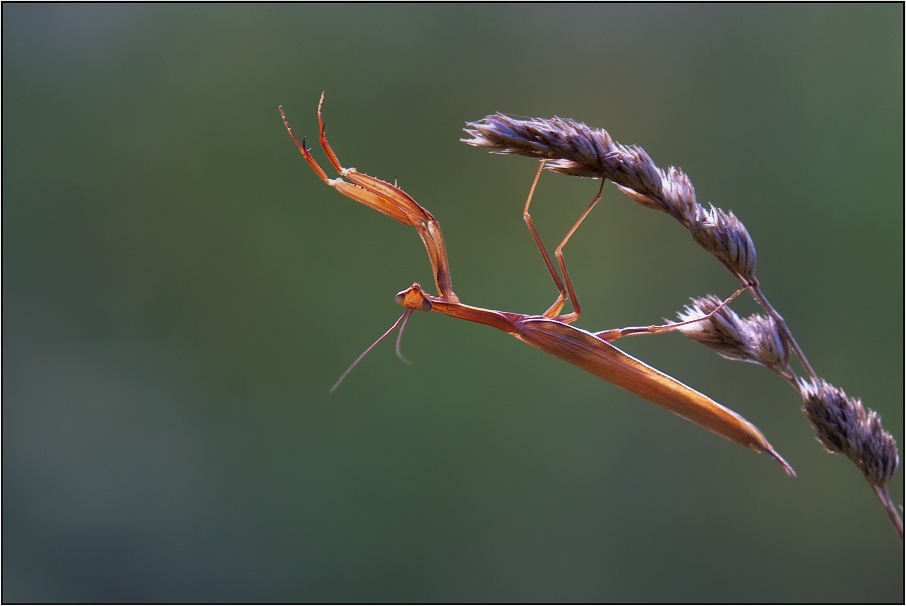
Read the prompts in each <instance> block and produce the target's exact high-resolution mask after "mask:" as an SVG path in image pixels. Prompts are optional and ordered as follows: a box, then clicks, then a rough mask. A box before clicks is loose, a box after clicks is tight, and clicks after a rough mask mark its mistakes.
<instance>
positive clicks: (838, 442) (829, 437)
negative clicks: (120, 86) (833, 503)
mask: <svg viewBox="0 0 906 606" xmlns="http://www.w3.org/2000/svg"><path fill="white" fill-rule="evenodd" d="M799 391H800V393H801V394H802V399H803V401H804V402H805V404H804V405H803V407H802V412H803V413H804V414H805V416H806V417H808V419H809V421H811V423H812V425H813V426H814V428H815V433H816V437H817V438H818V441H819V442H820V443H821V445H822V446H824V448H825V449H826V450H827V451H828V452H832V453H838V452H840V453H843V454H845V455H846V456H847V457H849V458H850V459H852V461H853V462H854V463H855V464H856V466H858V467H859V469H861V470H862V473H863V474H865V477H866V479H867V480H868V481H869V482H870V483H871V484H874V485H876V486H881V487H884V486H887V483H888V482H890V479H891V478H892V477H893V474H894V473H895V472H896V470H897V466H898V465H899V463H900V456H899V453H897V443H896V441H895V440H894V439H893V436H891V435H890V434H889V433H887V432H886V431H884V429H883V427H881V417H880V416H879V415H878V413H876V412H874V411H873V410H869V411H867V412H866V410H865V408H864V407H863V406H862V402H861V401H860V400H859V399H858V398H850V397H848V396H847V395H846V393H844V391H843V390H842V389H838V388H836V387H834V386H833V385H831V384H830V383H828V382H827V381H825V380H824V379H816V380H806V379H799Z"/></svg>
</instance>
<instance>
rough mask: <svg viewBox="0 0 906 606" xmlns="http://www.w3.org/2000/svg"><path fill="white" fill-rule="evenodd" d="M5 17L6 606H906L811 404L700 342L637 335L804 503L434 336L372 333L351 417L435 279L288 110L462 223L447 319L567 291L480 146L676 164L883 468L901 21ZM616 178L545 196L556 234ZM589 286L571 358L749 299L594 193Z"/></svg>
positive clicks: (865, 8) (186, 10) (362, 164)
mask: <svg viewBox="0 0 906 606" xmlns="http://www.w3.org/2000/svg"><path fill="white" fill-rule="evenodd" d="M2 10H3V14H2V16H3V39H2V44H3V48H2V51H3V55H2V57H3V103H2V111H3V123H2V126H3V130H2V138H3V175H2V176H3V182H2V183H3V187H2V193H3V207H2V219H3V223H2V225H3V229H2V236H3V239H2V254H3V256H2V269H3V277H2V287H3V291H2V292H3V297H2V303H3V394H2V395H3V417H2V421H3V430H2V437H3V452H2V454H3V469H2V471H3V486H2V487H3V508H2V512H3V513H2V522H3V538H2V548H3V549H2V553H3V595H2V598H3V601H5V602H10V601H32V602H34V601H63V602H72V601H90V602H96V601H109V602H122V601H144V602H165V601H177V602H180V601H304V602H320V601H345V602H361V601H365V602H372V601H391V602H394V601H404V602H405V601H429V602H435V601H479V602H481V601H508V602H527V601H539V600H540V601H609V602H620V601H642V602H657V601H668V602H674V601H679V602H718V603H720V602H736V601H742V602H762V601H764V602H798V601H805V602H828V601H833V602H902V600H903V599H904V595H903V576H902V574H903V566H904V562H903V546H902V544H901V543H900V542H899V540H897V538H896V537H895V535H894V533H893V530H892V529H891V527H890V525H889V523H888V520H887V518H886V516H885V514H884V513H883V511H882V509H881V508H880V506H879V505H878V503H877V502H876V500H875V497H874V495H873V494H872V492H871V490H870V489H869V488H868V485H867V484H866V483H865V482H864V480H863V479H862V477H861V475H860V473H859V471H858V470H857V469H856V468H855V466H854V465H852V464H851V463H850V462H849V461H847V460H846V459H844V458H843V457H842V456H830V455H828V454H826V453H825V452H824V451H823V450H822V448H821V447H820V445H819V444H818V443H817V442H816V441H815V439H814V435H813V432H812V430H811V428H810V427H809V425H808V423H807V422H806V420H805V418H804V417H803V415H802V414H801V412H800V410H799V408H800V400H799V398H798V395H797V394H796V393H795V392H794V391H793V390H792V389H790V387H789V385H787V384H786V383H785V382H784V381H783V380H782V379H781V378H779V377H778V376H776V375H774V374H772V373H770V372H769V371H767V370H766V369H764V368H761V367H757V366H754V365H747V364H740V363H738V362H730V361H727V360H724V359H722V358H720V357H718V356H717V355H716V354H714V353H713V352H711V351H709V350H706V349H705V348H702V347H700V346H697V345H695V344H693V343H691V342H689V341H687V340H684V339H683V338H682V337H681V336H679V335H666V336H659V337H649V338H638V339H635V340H629V341H627V342H625V345H624V346H625V348H626V349H627V350H628V351H630V352H632V353H633V354H635V355H638V356H640V357H642V358H643V359H645V360H646V361H648V362H649V363H651V364H653V365H655V366H657V367H658V368H660V369H662V370H664V371H665V372H668V373H670V374H672V375H674V376H675V377H677V378H678V379H680V380H682V381H684V382H686V383H687V384H689V385H691V386H693V387H695V388H696V389H699V390H701V391H703V392H705V393H707V394H709V395H710V396H712V397H714V398H715V399H717V400H718V401H720V402H722V403H723V404H725V405H727V406H729V407H730V408H732V409H734V410H736V411H738V412H740V413H741V414H743V415H744V416H745V417H746V418H747V419H749V420H750V421H752V422H753V423H754V424H756V425H757V426H758V427H759V428H760V429H761V430H762V432H763V433H764V434H765V435H766V436H767V438H768V439H769V440H770V441H771V443H772V444H773V445H774V446H775V447H776V448H777V450H778V451H779V452H781V453H782V454H783V455H784V456H785V457H786V458H787V459H788V460H789V461H790V463H791V464H792V465H793V466H794V467H795V468H796V470H797V472H798V473H799V477H798V478H797V479H790V478H788V477H786V476H785V475H784V474H783V472H782V471H781V470H780V468H779V467H778V466H777V465H776V464H775V463H774V462H773V461H772V460H770V459H769V458H768V457H767V456H764V455H762V456H758V455H756V454H754V453H752V452H751V451H747V450H745V449H744V448H742V447H740V446H738V445H735V444H733V443H730V442H728V441H726V440H723V439H721V438H719V437H717V436H715V435H713V434H710V433H708V432H707V431H705V430H703V429H701V428H699V427H696V426H694V425H692V424H691V423H688V422H686V421H683V420H681V419H679V418H678V417H675V416H673V415H670V414H668V413H666V412H664V411H663V410H661V409H659V408H657V407H655V406H653V405H651V404H648V403H646V402H644V401H642V400H639V399H638V398H636V397H633V396H630V395H628V394H625V393H623V392H620V391H619V390H617V389H616V388H614V387H612V386H610V385H609V384H607V383H604V382H603V381H601V380H599V379H596V378H595V377H593V376H591V375H589V374H586V373H583V372H582V371H580V370H579V369H577V368H574V367H571V366H569V365H567V364H565V363H563V362H560V361H558V360H556V359H554V358H552V357H549V356H545V355H544V354H542V353H541V352H539V351H536V350H533V349H531V348H530V347H527V346H525V345H524V344H521V343H519V342H518V341H516V340H515V339H512V338H510V337H508V336H507V335H505V334H503V333H499V332H496V331H494V330H492V329H490V328H487V327H483V326H478V325H469V324H466V323H463V322H457V321H455V320H452V319H450V318H446V317H442V316H439V315H436V314H431V315H428V314H420V313H419V314H416V315H415V316H414V317H413V318H412V320H411V322H410V323H409V326H408V328H407V330H406V334H405V336H404V338H403V343H402V349H403V353H404V355H406V356H407V357H408V358H410V359H411V360H413V361H414V362H415V363H414V365H413V366H411V367H410V366H405V365H403V364H402V363H400V362H399V360H397V358H396V357H395V356H394V354H393V344H392V341H391V342H387V343H384V344H382V345H381V346H380V347H379V348H377V349H376V350H375V351H374V352H373V353H371V355H369V356H368V357H367V358H366V359H365V360H364V362H363V363H362V364H361V365H360V366H359V368H357V369H356V370H355V371H354V372H353V373H352V374H351V375H350V376H349V378H348V379H347V381H346V382H345V383H344V384H343V385H342V387H340V389H338V390H337V392H336V393H334V394H332V395H328V393H327V392H328V389H329V388H330V386H331V385H332V384H333V383H334V381H335V380H336V378H337V377H338V376H339V375H340V374H341V373H342V372H343V370H344V369H345V368H346V367H347V366H348V364H349V363H350V362H351V361H352V360H353V359H355V357H356V356H357V355H359V353H360V352H361V351H362V350H364V349H365V347H367V346H368V344H370V343H371V342H372V340H373V339H374V338H376V337H377V336H378V335H380V334H381V332H382V331H384V330H385V329H386V328H387V327H389V326H390V324H391V323H392V322H393V321H394V320H395V319H396V318H397V317H398V315H399V314H400V312H401V311H402V310H401V309H400V308H399V307H398V306H396V305H395V304H394V294H395V293H396V292H397V291H399V290H402V289H403V288H406V287H407V286H409V285H410V284H412V282H414V281H419V282H421V283H422V284H423V285H425V286H426V288H427V287H428V286H429V285H430V284H431V274H430V268H429V265H428V261H427V258H426V255H425V252H424V249H423V247H422V245H421V243H420V242H419V240H418V237H417V236H416V234H415V233H414V231H413V230H412V229H410V228H406V227H404V226H402V225H399V224H397V223H395V222H393V221H392V220H390V219H389V218H387V217H385V216H383V215H380V214H379V213H377V212H374V211H372V210H369V209H367V208H365V207H364V206H361V205H358V204H356V203H354V202H353V201H351V200H349V199H347V198H344V197H343V196H341V195H340V194H338V193H336V192H334V191H332V190H331V189H329V188H328V187H326V186H324V185H323V184H322V183H321V182H320V181H319V180H318V179H317V177H316V176H315V175H314V174H313V173H312V172H311V171H310V170H309V168H308V167H307V166H306V165H305V163H304V162H303V160H302V158H301V157H300V155H299V153H298V151H297V150H296V148H295V146H294V145H293V144H292V141H291V140H290V138H289V137H288V136H287V134H286V131H285V130H284V128H283V125H282V123H281V121H280V117H279V114H278V113H277V106H278V105H279V104H282V105H283V106H284V108H285V109H286V112H287V115H288V117H289V119H290V122H291V124H292V125H293V127H294V128H295V130H296V132H297V133H298V134H299V135H300V136H301V135H304V134H307V135H309V142H310V144H311V146H313V147H315V148H317V146H316V135H317V122H316V116H315V110H316V106H317V101H318V97H319V95H320V94H321V91H327V99H326V102H325V106H324V110H325V117H326V120H327V123H328V127H327V131H328V134H329V135H330V137H331V142H332V144H333V146H334V149H335V150H336V152H337V154H338V155H339V157H340V159H341V160H342V161H343V162H344V163H345V164H346V165H347V166H356V167H358V168H359V169H360V170H362V171H365V172H367V173H369V174H372V175H375V176H379V177H382V178H384V179H387V180H393V179H394V178H398V179H399V183H400V186H401V187H403V188H405V189H406V191H407V192H409V193H410V194H411V195H412V196H413V197H414V198H415V199H416V200H418V201H419V202H420V203H421V204H423V205H424V206H425V207H426V208H428V209H429V210H430V211H431V212H432V213H434V214H435V215H436V216H437V217H438V218H439V220H440V221H441V224H442V226H443V228H444V234H445V236H446V239H447V246H448V249H449V252H450V257H451V262H452V277H453V285H454V288H455V290H456V292H457V294H459V296H460V297H461V298H462V300H463V301H464V302H467V303H470V304H473V305H480V306H485V307H493V308H497V309H504V310H508V311H518V312H523V313H540V312H542V311H543V310H544V309H546V308H547V306H548V305H549V304H550V303H552V302H553V300H554V298H555V295H556V291H555V288H554V286H553V284H552V282H551V280H550V278H549V277H548V276H547V274H546V272H545V270H544V266H543V264H542V262H541V259H540V256H539V255H538V252H537V250H536V249H535V248H534V245H533V243H532V240H531V238H530V236H529V234H528V231H527V230H526V229H525V226H524V224H523V222H522V218H521V216H520V215H521V209H522V205H523V203H524V200H525V195H526V194H527V192H528V188H529V185H530V182H531V178H532V175H533V174H534V171H535V167H536V165H535V163H534V162H532V161H531V160H529V159H526V158H518V157H498V156H493V155H490V154H487V153H485V152H484V151H482V150H478V149H473V148H470V147H467V146H465V145H463V144H462V143H459V142H458V139H459V138H460V137H461V136H463V133H462V132H461V128H462V126H463V124H464V122H465V121H467V120H476V119H479V118H481V117H483V116H485V115H486V114H489V113H492V112H495V111H501V112H506V113H508V114H512V115H520V116H545V117H546V116H552V115H555V114H556V115H559V116H562V117H569V118H574V119H577V120H580V121H583V122H586V123H588V124H589V125H592V126H596V127H604V128H607V129H608V130H609V131H610V133H611V134H612V135H613V137H614V138H615V139H616V140H618V141H620V142H622V143H625V144H637V145H641V146H642V147H644V148H645V149H646V150H647V151H648V153H649V154H650V155H651V157H652V158H653V159H654V160H655V162H656V163H657V164H658V165H660V166H662V167H667V166H668V165H671V164H673V165H677V166H681V167H682V168H683V169H684V170H685V171H686V172H687V173H688V174H689V175H690V177H691V178H692V181H693V183H694V184H695V186H696V188H697V193H698V198H699V200H700V201H701V202H703V203H704V202H709V201H710V202H713V203H714V204H716V205H718V206H720V207H722V208H724V209H727V210H732V211H734V212H735V213H736V214H737V215H738V216H739V217H740V219H741V220H742V221H743V222H744V223H745V225H746V226H747V227H748V229H749V231H750V233H751V234H752V237H753V238H754V240H755V243H756V246H757V249H758V254H759V265H758V276H759V277H760V279H761V281H762V284H763V286H764V289H765V292H766V293H767V295H768V296H769V297H770V298H771V300H772V302H773V303H774V305H775V306H776V307H777V308H778V309H779V311H780V312H781V313H782V314H783V315H784V316H785V317H786V319H787V321H788V323H789V325H790V326H791V328H792V330H793V332H794V334H795V335H796V336H797V338H798V339H799V342H800V344H801V345H802V346H803V348H804V349H805V351H806V352H807V354H808V355H809V357H810V361H811V362H812V364H813V365H814V366H815V368H816V369H817V371H818V373H819V374H821V375H822V376H823V377H824V378H825V379H827V380H828V381H830V382H831V383H833V384H835V385H838V386H839V387H842V388H843V389H845V390H846V391H847V393H849V394H850V395H854V396H859V397H861V398H862V399H863V401H864V402H865V404H866V405H867V406H868V407H870V408H872V409H875V410H877V411H878V412H879V413H880V414H881V415H882V417H883V419H884V425H885V427H886V428H887V429H888V430H889V431H891V432H892V433H893V435H894V436H895V437H896V439H897V440H898V442H899V444H900V447H901V452H902V445H903V444H904V432H903V396H904V382H903V367H904V360H903V329H904V326H903V313H902V312H903V305H904V300H903V287H904V283H903V270H904V267H903V162H904V158H903V50H904V49H903V6H902V5H898V4H887V5H860V6H843V5H818V6H778V5H770V6H767V5H758V6H705V5H694V6H678V5H667V6H664V5H660V6H652V5H631V6H615V5H604V6H577V5H572V6H569V5H567V6H553V5H543V6H536V5H492V6H483V5H477V6H476V5H469V6H465V5H437V6H435V5H431V6H424V5H405V6H403V5H394V6H387V5H383V6H381V5H378V6H366V5H339V6H316V5H315V6H313V5H302V6H274V5H270V6H260V7H259V6H223V5H220V6H200V5H193V6H169V5H127V6H109V5H84V6H78V5H76V6H73V5H66V6H61V5H27V4H26V5H23V4H4V5H3V8H2ZM314 153H315V155H316V157H317V158H319V159H323V158H324V155H323V153H321V151H320V150H319V149H315V150H314ZM596 188H597V182H594V181H590V180H582V179H577V178H570V177H564V176H559V175H552V174H547V175H544V177H543V178H542V181H541V184H540V186H539V189H538V192H537V194H536V198H535V205H534V206H533V216H534V218H535V221H536V224H537V225H538V228H539V230H540V232H541V235H542V237H543V238H544V239H545V242H546V243H547V244H548V245H549V246H553V245H555V244H556V242H557V240H558V239H559V238H560V237H562V235H563V234H564V233H565V231H566V230H567V229H568V227H569V226H570V225H571V223H572V222H573V221H574V220H575V218H576V217H578V215H579V213H580V212H581V210H582V209H583V208H584V207H585V205H586V204H587V203H588V201H589V200H590V199H591V198H592V196H593V195H594V194H595V191H596ZM566 258H567V262H568V263H569V266H570V269H571V273H572V277H573V280H574V282H575V284H576V287H577V290H578V293H579V297H580V300H581V302H582V304H583V310H584V312H585V313H584V314H583V317H582V318H581V320H580V322H579V325H580V326H581V327H583V328H587V329H598V330H600V329H604V328H614V327H618V326H626V325H639V324H650V323H656V322H659V321H660V320H661V319H662V318H664V317H672V316H673V314H674V313H675V311H677V310H678V309H680V308H681V307H682V306H683V305H684V303H685V302H687V300H688V297H690V296H701V295H704V294H706V293H714V294H718V295H724V296H725V295H728V294H730V293H731V292H733V290H735V288H736V286H737V285H736V284H735V283H734V281H733V280H732V278H731V277H730V276H729V275H728V274H727V272H726V271H725V270H724V269H723V267H722V266H721V265H720V263H718V262H717V261H716V260H715V259H713V258H711V257H709V256H708V255H707V254H706V253H704V252H703V251H702V250H701V249H700V248H698V247H697V246H696V245H695V244H694V242H693V241H692V240H691V238H690V237H689V235H688V234H687V233H686V232H684V231H683V229H682V228H681V226H680V225H679V224H678V223H676V222H675V221H672V220H671V219H670V218H669V217H667V216H666V215H664V214H660V213H657V212H654V211H651V210H647V209H645V208H642V207H640V206H637V205H634V204H633V203H632V202H630V201H628V200H627V199H626V198H624V197H623V196H622V195H620V194H619V193H618V192H617V190H616V188H614V187H613V186H612V185H608V186H607V187H606V188H605V195H604V199H603V204H602V205H600V206H599V207H598V208H597V209H595V211H594V213H592V215H591V217H590V218H589V219H588V221H587V222H586V223H585V224H584V225H583V226H582V229H581V230H580V231H579V232H578V233H577V234H576V236H575V237H574V239H573V240H572V241H571V242H570V244H569V246H568V247H567V249H566ZM430 290H432V291H433V286H432V287H431V288H430ZM734 308H735V309H737V311H739V312H740V313H751V312H753V311H755V306H754V304H753V303H752V302H751V301H750V300H746V301H743V302H741V303H739V304H736V303H734ZM891 493H892V495H893V497H894V500H895V501H896V502H897V503H902V502H903V498H904V497H903V473H902V471H899V472H898V473H897V476H896V478H895V480H894V482H893V484H892V486H891Z"/></svg>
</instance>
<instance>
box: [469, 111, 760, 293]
mask: <svg viewBox="0 0 906 606" xmlns="http://www.w3.org/2000/svg"><path fill="white" fill-rule="evenodd" d="M465 132H466V133H468V134H469V135H471V138H469V139H462V141H463V142H465V143H467V144H469V145H473V146H475V147H484V148H487V149H490V150H492V151H495V152H496V153H501V154H517V155H521V156H528V157H530V158H543V159H546V160H548V161H549V162H548V163H547V164H546V166H545V167H546V168H547V169H549V170H552V171H554V172H558V173H562V174H566V175H574V176H579V177H594V178H599V179H610V180H611V181H613V182H614V183H616V184H617V186H618V187H619V188H620V190H621V191H622V192H623V193H624V194H625V195H626V196H627V197H628V198H629V199H631V200H633V201H634V202H636V203H638V204H641V205H643V206H646V207H648V208H653V209H657V210H660V211H662V212H665V213H668V214H669V215H671V216H672V217H674V218H675V219H676V220H678V221H679V222H680V223H682V224H683V225H684V226H685V227H686V228H687V229H688V230H689V231H690V232H692V236H693V238H694V239H695V241H696V242H698V243H699V245H701V246H702V247H703V248H705V250H707V251H708V252H710V253H711V254H713V255H715V256H716V257H717V258H718V259H720V261H721V262H722V263H723V264H724V265H726V266H727V267H728V268H729V269H730V270H731V271H732V272H734V273H735V274H737V275H739V276H740V277H741V278H742V279H743V280H746V281H749V282H752V281H754V279H755V261H756V256H755V245H754V243H753V242H752V238H751V237H750V236H749V233H748V232H747V231H746V228H745V226H744V225H743V224H742V222H740V221H739V219H737V218H736V217H735V216H734V215H733V213H726V212H724V211H722V210H720V209H719V208H715V207H713V206H712V207H711V209H710V210H706V209H704V208H702V206H701V205H700V204H699V203H698V202H697V201H696V199H695V188H693V187H692V182H691V181H690V180H689V177H688V176H686V174H685V173H683V172H682V171H681V170H679V169H678V168H674V167H670V168H669V169H668V170H667V171H666V172H665V171H663V170H661V169H660V168H658V167H657V166H656V165H655V164H654V161H652V159H651V157H650V156H649V155H648V154H647V153H646V152H645V150H644V149H642V148H641V147H638V146H635V145H628V146H627V145H621V144H619V143H617V142H616V141H614V140H613V139H612V138H611V136H610V135H609V134H608V133H607V131H606V130H604V129H593V128H589V127H588V126H587V125H585V124H583V123H581V122H576V121H575V120H565V119H563V118H557V117H554V118H548V119H544V118H532V119H528V120H520V119H516V118H511V117H509V116H506V115H504V114H500V113H497V114H492V115H490V116H486V117H485V118H483V119H481V120H479V121H477V122H469V123H468V124H466V128H465Z"/></svg>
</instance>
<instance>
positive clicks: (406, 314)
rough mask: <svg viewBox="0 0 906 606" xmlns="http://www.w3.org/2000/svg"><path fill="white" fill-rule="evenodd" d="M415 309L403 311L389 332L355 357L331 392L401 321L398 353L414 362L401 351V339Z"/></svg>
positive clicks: (400, 357) (407, 362)
mask: <svg viewBox="0 0 906 606" xmlns="http://www.w3.org/2000/svg"><path fill="white" fill-rule="evenodd" d="M413 311H415V310H412V309H407V310H406V311H404V312H403V315H401V316H400V317H399V318H397V320H396V322H394V323H393V326H391V327H390V328H388V329H387V332H385V333H384V334H382V335H381V336H380V337H378V340H377V341H375V342H374V343H372V344H371V345H370V346H368V349H366V350H365V351H363V352H362V354H361V355H360V356H359V357H358V358H356V359H355V362H353V363H352V364H351V365H350V366H349V368H347V369H346V371H345V372H344V373H343V374H342V375H340V378H339V379H337V382H336V383H334V384H333V387H331V388H330V393H333V392H334V391H335V390H336V389H337V387H339V386H340V383H342V382H343V379H345V378H346V376H347V375H348V374H349V373H351V372H352V369H353V368H355V367H356V366H358V364H359V362H361V361H362V358H364V357H365V356H367V355H368V353H369V352H370V351H371V350H372V349H374V348H375V347H377V344H378V343H380V342H381V341H383V340H384V339H386V338H387V335H389V334H390V333H392V332H393V329H395V328H396V327H397V326H399V323H400V322H402V323H403V325H402V327H400V334H399V336H397V337H396V355H397V356H398V357H399V359H400V360H402V361H403V362H405V363H406V364H412V362H410V361H409V360H407V359H406V358H404V357H403V353H402V352H401V351H400V340H401V339H402V338H403V330H404V329H405V328H406V322H408V321H409V316H411V315H412V312H413Z"/></svg>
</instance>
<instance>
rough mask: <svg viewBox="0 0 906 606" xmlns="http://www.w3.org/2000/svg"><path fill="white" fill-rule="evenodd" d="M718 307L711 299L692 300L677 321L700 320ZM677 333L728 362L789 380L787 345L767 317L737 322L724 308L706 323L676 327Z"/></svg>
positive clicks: (730, 310) (719, 301) (739, 318)
mask: <svg viewBox="0 0 906 606" xmlns="http://www.w3.org/2000/svg"><path fill="white" fill-rule="evenodd" d="M721 303H722V301H721V300H720V299H719V298H717V297H715V296H714V295H707V296H705V297H702V298H698V299H692V304H691V305H687V306H686V307H684V308H683V310H682V311H681V312H679V314H678V316H679V319H680V321H681V322H689V321H692V320H695V319H697V318H703V317H705V316H707V315H708V314H710V313H712V312H713V311H714V310H715V309H717V308H718V307H719V306H720V305H721ZM677 330H679V331H680V332H682V333H683V334H684V335H686V336H687V337H689V338H690V339H692V340H693V341H697V342H698V343H701V344H702V345H705V346H707V347H710V348H711V349H713V350H715V351H716V352H717V353H719V354H720V355H721V356H723V357H725V358H729V359H730V360H743V361H745V362H754V363H756V364H761V365H762V366H767V367H768V368H770V369H771V370H774V371H775V372H778V373H780V374H781V375H783V376H785V377H792V376H793V375H792V371H791V370H790V367H789V361H790V348H789V343H788V342H787V340H786V339H785V338H784V336H783V333H782V331H780V329H779V328H778V327H777V324H776V323H775V322H774V320H773V318H770V317H768V316H763V315H760V314H753V315H751V316H749V317H748V318H741V317H739V316H738V315H737V314H736V312H734V311H733V310H732V309H730V308H729V307H728V306H724V307H723V308H721V309H720V310H719V311H718V312H717V313H715V314H714V315H713V316H711V317H710V318H708V319H707V320H702V321H700V322H696V323H694V324H687V325H686V326H680V327H678V328H677Z"/></svg>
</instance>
